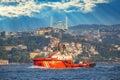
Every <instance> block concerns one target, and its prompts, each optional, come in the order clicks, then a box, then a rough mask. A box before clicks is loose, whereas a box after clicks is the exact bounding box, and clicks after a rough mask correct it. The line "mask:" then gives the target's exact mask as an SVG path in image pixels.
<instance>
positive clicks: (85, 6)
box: [0, 0, 120, 31]
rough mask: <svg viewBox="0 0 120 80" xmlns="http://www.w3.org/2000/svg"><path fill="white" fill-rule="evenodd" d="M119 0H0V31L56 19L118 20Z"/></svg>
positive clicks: (108, 22)
mask: <svg viewBox="0 0 120 80" xmlns="http://www.w3.org/2000/svg"><path fill="white" fill-rule="evenodd" d="M119 5H120V0H1V1H0V31H22V30H34V29H39V28H41V27H49V26H50V18H51V16H52V17H53V19H54V20H53V24H55V23H56V22H58V21H63V22H64V23H65V18H66V16H67V17H68V26H75V25H79V24H106V25H112V24H120V16H119V15H120V9H119Z"/></svg>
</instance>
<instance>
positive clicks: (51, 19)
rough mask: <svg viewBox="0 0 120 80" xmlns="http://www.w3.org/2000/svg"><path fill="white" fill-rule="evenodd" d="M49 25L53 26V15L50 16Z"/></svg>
mask: <svg viewBox="0 0 120 80" xmlns="http://www.w3.org/2000/svg"><path fill="white" fill-rule="evenodd" d="M50 27H53V17H52V16H51V17H50Z"/></svg>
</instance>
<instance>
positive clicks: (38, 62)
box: [33, 53, 96, 69]
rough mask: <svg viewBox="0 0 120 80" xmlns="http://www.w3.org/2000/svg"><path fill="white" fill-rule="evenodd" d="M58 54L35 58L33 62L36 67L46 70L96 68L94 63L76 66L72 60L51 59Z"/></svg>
mask: <svg viewBox="0 0 120 80" xmlns="http://www.w3.org/2000/svg"><path fill="white" fill-rule="evenodd" d="M54 54H56V53H53V54H52V55H50V56H48V58H35V59H34V60H33V62H34V65H35V66H40V67H45V68H54V69H66V68H78V67H85V68H92V67H95V65H96V64H95V63H94V62H83V63H78V64H74V63H73V61H72V60H58V59H57V58H51V56H53V55H54Z"/></svg>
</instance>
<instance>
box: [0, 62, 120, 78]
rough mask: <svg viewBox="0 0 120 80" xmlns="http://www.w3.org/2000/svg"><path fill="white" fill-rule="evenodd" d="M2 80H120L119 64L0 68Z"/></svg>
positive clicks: (11, 66) (9, 66)
mask: <svg viewBox="0 0 120 80" xmlns="http://www.w3.org/2000/svg"><path fill="white" fill-rule="evenodd" d="M0 80H120V65H119V64H97V66H96V67H94V68H75V69H43V68H37V67H35V66H33V65H31V64H22V65H5V66H0Z"/></svg>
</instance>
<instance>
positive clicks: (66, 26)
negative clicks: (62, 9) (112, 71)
mask: <svg viewBox="0 0 120 80" xmlns="http://www.w3.org/2000/svg"><path fill="white" fill-rule="evenodd" d="M65 29H68V17H67V16H66V25H65Z"/></svg>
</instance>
